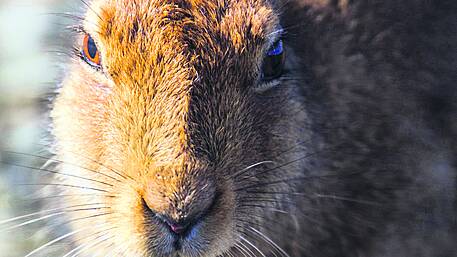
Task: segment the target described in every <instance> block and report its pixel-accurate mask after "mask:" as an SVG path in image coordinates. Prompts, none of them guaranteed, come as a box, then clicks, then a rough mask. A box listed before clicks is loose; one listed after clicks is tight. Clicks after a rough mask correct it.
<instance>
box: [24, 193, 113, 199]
mask: <svg viewBox="0 0 457 257" xmlns="http://www.w3.org/2000/svg"><path fill="white" fill-rule="evenodd" d="M86 196H87V197H108V198H117V197H119V196H116V195H107V194H71V195H53V196H44V197H36V198H31V199H26V200H25V201H40V200H46V199H53V198H65V197H86Z"/></svg>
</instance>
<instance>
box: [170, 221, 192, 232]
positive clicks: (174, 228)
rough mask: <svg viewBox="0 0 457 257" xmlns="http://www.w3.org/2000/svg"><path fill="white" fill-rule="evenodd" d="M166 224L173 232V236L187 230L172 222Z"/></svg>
mask: <svg viewBox="0 0 457 257" xmlns="http://www.w3.org/2000/svg"><path fill="white" fill-rule="evenodd" d="M167 224H168V226H169V227H170V229H171V231H173V232H174V233H175V234H183V233H184V232H185V231H186V229H187V226H185V225H181V224H177V223H174V222H167Z"/></svg>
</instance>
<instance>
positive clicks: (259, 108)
mask: <svg viewBox="0 0 457 257" xmlns="http://www.w3.org/2000/svg"><path fill="white" fill-rule="evenodd" d="M281 26H282V27H283V28H284V31H285V33H284V35H283V41H284V44H285V48H286V64H285V72H284V74H283V76H282V77H281V78H280V79H279V83H278V84H277V85H276V86H274V87H272V88H270V89H268V90H266V91H262V92H259V91H258V90H255V89H256V87H257V86H259V85H260V84H261V83H262V82H261V80H260V79H259V78H260V73H261V65H262V60H263V58H264V56H265V52H266V51H267V50H268V48H269V47H270V45H271V43H272V42H273V41H274V40H276V39H277V38H278V37H279V36H280V35H279V34H280V33H279V32H278V31H279V30H280V27H281ZM83 29H84V31H85V32H86V33H89V34H90V35H91V36H92V37H93V38H94V40H95V41H96V43H97V47H98V49H99V51H100V53H101V57H102V58H101V59H102V65H103V68H102V70H95V69H92V68H91V67H89V66H88V65H87V64H86V63H84V62H83V61H77V62H74V63H72V64H71V72H70V74H68V75H67V77H66V79H65V80H64V82H63V87H62V90H61V92H60V94H59V96H58V97H57V99H56V101H55V104H54V108H53V111H52V115H51V116H52V118H53V125H54V129H53V134H54V136H55V137H56V140H57V155H58V156H59V159H61V160H63V161H65V162H66V163H76V164H78V165H73V166H70V165H61V166H60V171H61V173H63V174H67V175H61V176H58V177H56V180H58V181H63V182H61V183H64V184H66V185H77V186H78V187H71V186H67V187H65V190H64V191H65V193H66V195H69V196H67V197H65V198H64V200H62V202H59V203H58V204H59V206H62V207H66V206H77V207H76V208H80V209H83V210H81V211H72V212H69V214H68V219H69V223H70V225H71V228H72V231H73V232H74V233H73V234H72V236H73V237H74V242H75V244H76V245H77V246H80V249H81V248H83V247H85V248H86V249H85V250H84V251H83V252H81V254H82V255H87V256H96V255H103V256H139V257H140V256H164V257H168V256H170V257H171V256H181V257H194V256H205V257H211V256H220V255H227V256H281V255H282V256H287V255H289V256H299V257H301V256H308V257H324V256H332V257H337V256H341V257H343V256H345V257H348V256H372V257H381V256H424V257H425V256H429V257H431V256H455V252H456V247H455V245H454V242H455V239H456V233H457V230H456V229H457V224H456V219H455V215H456V204H457V200H456V189H455V188H456V180H455V179H456V178H455V176H456V171H455V169H456V159H455V156H456V152H457V148H456V145H457V144H456V138H457V135H456V133H457V122H456V119H455V118H456V113H457V112H456V111H457V106H456V101H455V99H456V96H457V89H456V87H455V81H457V70H456V69H457V56H456V55H457V3H454V1H446V0H445V1H425V0H405V1H393V0H384V1H374V0H373V1H371V0H368V1H356V0H354V1H338V0H336V1H333V0H332V1H306V0H301V1H285V2H280V1H278V2H271V1H260V0H228V1H225V0H216V1H208V0H183V1H180V0H176V1H156V0H135V1H130V0H94V1H93V2H91V3H90V7H89V8H88V11H87V14H86V17H85V21H84V24H83ZM78 47H79V48H80V47H81V46H78ZM69 175H70V176H69ZM83 195H84V196H83ZM88 195H89V196H88ZM78 206H82V207H78ZM86 207H90V208H86ZM74 208H75V207H74ZM161 217H162V218H163V217H165V218H166V219H171V220H175V221H186V222H190V223H191V224H192V228H191V230H190V232H189V233H188V234H187V235H186V236H185V237H181V238H180V239H177V238H176V237H175V236H174V235H173V233H171V232H170V228H169V227H168V226H167V224H165V223H164V222H163V219H161ZM83 249H84V248H83Z"/></svg>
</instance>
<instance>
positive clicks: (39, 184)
mask: <svg viewBox="0 0 457 257" xmlns="http://www.w3.org/2000/svg"><path fill="white" fill-rule="evenodd" d="M15 185H16V186H61V187H71V188H79V189H87V190H93V191H99V192H105V193H109V191H107V190H103V189H99V188H93V187H85V186H76V185H69V184H57V183H37V184H31V183H26V184H15Z"/></svg>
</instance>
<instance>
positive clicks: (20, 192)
mask: <svg viewBox="0 0 457 257" xmlns="http://www.w3.org/2000/svg"><path fill="white" fill-rule="evenodd" d="M82 6H83V5H82V4H81V1H79V0H78V1H74V0H0V257H16V256H26V255H27V254H28V253H29V252H31V251H32V250H33V249H36V248H37V247H40V246H41V245H43V244H46V243H47V242H49V241H50V240H52V239H54V238H55V235H52V233H49V230H50V229H49V228H48V229H43V228H45V227H46V222H45V220H41V221H38V222H34V223H30V224H26V225H23V226H19V225H21V224H22V223H25V222H27V221H30V220H33V218H36V216H33V217H28V218H25V219H21V220H16V221H14V222H5V220H8V219H11V218H13V217H17V216H21V215H25V214H29V213H33V212H36V211H38V210H39V209H40V208H41V206H42V202H41V201H40V200H39V199H33V195H34V194H35V191H37V188H38V186H32V185H23V184H30V183H38V182H37V181H38V180H37V179H38V178H39V177H40V176H49V175H50V174H43V173H42V172H38V171H37V170H33V169H30V168H27V167H20V166H28V167H37V168H39V167H41V166H42V165H43V164H44V160H43V159H40V158H37V157H33V156H30V155H27V154H35V155H44V156H49V154H48V153H47V152H46V151H45V150H44V149H46V147H45V146H44V144H46V143H47V140H46V139H47V138H49V137H48V135H47V132H46V130H47V123H48V120H47V112H48V110H49V103H50V101H49V99H50V98H52V93H53V92H54V91H55V90H56V89H57V85H58V84H59V81H60V79H61V78H62V76H63V75H64V73H65V61H66V60H68V59H67V58H68V54H69V53H70V48H68V47H69V46H71V45H72V44H73V43H74V42H71V41H72V40H71V38H72V37H71V34H72V33H71V32H70V31H69V30H67V29H66V27H68V26H69V25H75V22H77V21H76V20H75V19H72V18H69V17H68V16H67V15H66V14H67V13H71V14H76V15H79V16H82V14H83V8H82ZM14 152H18V153H26V154H18V153H14ZM38 173H41V174H38ZM21 184H22V185H21ZM16 226H17V227H16ZM65 246H66V245H65V244H64V243H59V244H56V246H55V247H53V248H49V249H48V250H47V251H46V252H40V253H39V254H37V255H33V256H61V255H62V247H65ZM51 251H54V254H51ZM56 252H60V253H61V254H60V255H58V254H57V255H56V254H55V253H56Z"/></svg>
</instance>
